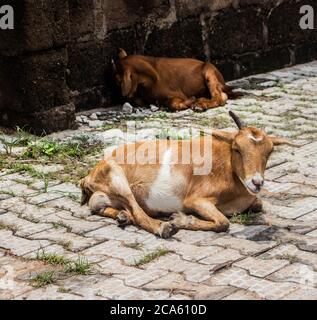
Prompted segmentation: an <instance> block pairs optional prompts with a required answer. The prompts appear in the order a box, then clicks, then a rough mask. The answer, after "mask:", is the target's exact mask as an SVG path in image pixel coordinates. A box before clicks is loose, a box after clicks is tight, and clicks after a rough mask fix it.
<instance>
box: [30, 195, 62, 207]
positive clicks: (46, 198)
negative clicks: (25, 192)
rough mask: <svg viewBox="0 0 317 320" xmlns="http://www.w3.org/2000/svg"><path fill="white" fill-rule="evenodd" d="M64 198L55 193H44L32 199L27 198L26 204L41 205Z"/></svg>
mask: <svg viewBox="0 0 317 320" xmlns="http://www.w3.org/2000/svg"><path fill="white" fill-rule="evenodd" d="M62 197H64V195H63V194H61V193H57V192H45V193H41V194H39V195H36V196H34V197H29V198H28V202H29V203H31V204H42V203H45V202H48V201H50V200H56V199H60V198H62Z"/></svg>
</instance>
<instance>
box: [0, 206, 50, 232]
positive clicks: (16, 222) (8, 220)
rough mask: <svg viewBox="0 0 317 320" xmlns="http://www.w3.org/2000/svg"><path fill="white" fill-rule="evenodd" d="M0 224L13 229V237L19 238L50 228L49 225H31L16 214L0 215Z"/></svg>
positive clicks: (31, 223)
mask: <svg viewBox="0 0 317 320" xmlns="http://www.w3.org/2000/svg"><path fill="white" fill-rule="evenodd" d="M0 224H3V225H5V226H8V228H9V229H10V228H11V229H14V231H15V232H14V233H15V235H16V236H19V237H26V236H29V235H31V234H34V233H38V232H41V231H44V230H48V229H51V228H52V225H51V224H47V223H33V222H30V221H27V220H25V219H21V218H19V217H18V216H17V215H16V214H14V213H12V212H8V213H5V214H2V215H0Z"/></svg>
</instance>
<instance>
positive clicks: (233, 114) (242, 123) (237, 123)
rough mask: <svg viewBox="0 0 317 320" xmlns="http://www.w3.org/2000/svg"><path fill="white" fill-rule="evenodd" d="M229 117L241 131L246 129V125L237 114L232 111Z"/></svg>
mask: <svg viewBox="0 0 317 320" xmlns="http://www.w3.org/2000/svg"><path fill="white" fill-rule="evenodd" d="M229 115H230V117H231V118H232V119H233V121H234V122H235V123H236V125H237V126H238V128H239V130H241V129H243V128H245V127H246V124H245V123H244V122H243V121H242V120H241V119H240V118H239V117H238V116H237V115H236V114H235V113H233V112H232V111H229Z"/></svg>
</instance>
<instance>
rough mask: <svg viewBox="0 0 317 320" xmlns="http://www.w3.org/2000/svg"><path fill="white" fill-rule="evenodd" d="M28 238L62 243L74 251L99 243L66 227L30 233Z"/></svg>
mask: <svg viewBox="0 0 317 320" xmlns="http://www.w3.org/2000/svg"><path fill="white" fill-rule="evenodd" d="M28 239H32V240H40V241H41V242H42V241H43V240H44V241H45V240H48V241H50V242H55V243H56V244H59V245H62V246H63V247H65V248H67V249H69V250H70V251H73V252H79V251H82V250H84V249H86V248H90V247H92V246H94V245H96V244H98V243H99V242H98V241H97V240H94V239H92V238H85V237H82V236H80V235H77V234H74V233H70V232H67V230H66V229H65V228H59V229H56V228H52V229H50V230H46V231H43V232H39V233H36V234H33V235H30V236H28Z"/></svg>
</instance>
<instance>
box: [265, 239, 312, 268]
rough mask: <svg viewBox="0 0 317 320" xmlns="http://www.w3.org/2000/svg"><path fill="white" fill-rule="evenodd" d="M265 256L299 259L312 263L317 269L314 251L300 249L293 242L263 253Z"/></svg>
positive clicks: (302, 261) (293, 260)
mask: <svg viewBox="0 0 317 320" xmlns="http://www.w3.org/2000/svg"><path fill="white" fill-rule="evenodd" d="M261 257H263V258H277V259H285V260H288V261H290V262H295V261H299V262H301V263H304V264H307V265H310V266H312V267H313V268H314V270H317V255H316V254H315V253H312V252H307V251H303V250H299V249H298V248H297V247H296V246H295V245H293V244H282V245H280V246H278V247H276V248H274V249H272V250H269V251H267V252H265V253H263V254H262V255H261Z"/></svg>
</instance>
